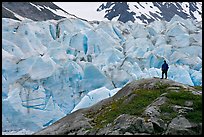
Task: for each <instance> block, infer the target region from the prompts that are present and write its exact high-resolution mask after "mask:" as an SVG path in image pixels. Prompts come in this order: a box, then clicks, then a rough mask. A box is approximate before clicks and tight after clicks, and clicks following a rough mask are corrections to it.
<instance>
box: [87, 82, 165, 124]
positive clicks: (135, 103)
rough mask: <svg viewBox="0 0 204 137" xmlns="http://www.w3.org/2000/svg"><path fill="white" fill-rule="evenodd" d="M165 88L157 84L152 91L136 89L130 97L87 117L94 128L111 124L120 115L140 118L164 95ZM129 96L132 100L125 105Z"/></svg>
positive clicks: (114, 102)
mask: <svg viewBox="0 0 204 137" xmlns="http://www.w3.org/2000/svg"><path fill="white" fill-rule="evenodd" d="M166 87H168V86H167V85H162V84H161V83H159V84H158V86H157V87H156V88H155V89H153V90H147V89H138V90H136V91H134V92H132V93H131V94H130V95H128V96H126V97H124V98H121V99H119V100H117V101H113V102H112V103H111V104H108V105H106V106H105V107H103V108H102V109H101V110H100V111H98V112H95V113H93V112H92V113H89V114H87V116H88V117H90V118H91V117H94V118H93V123H94V126H95V128H102V127H104V126H105V125H107V124H108V123H111V122H113V120H114V119H115V118H117V117H118V116H119V115H121V114H130V115H136V116H140V115H141V114H142V112H143V111H144V110H145V108H146V107H147V106H148V105H149V104H150V103H151V102H153V101H154V100H155V99H156V98H157V97H159V96H160V95H161V94H162V93H164V91H165V89H166ZM130 96H132V97H133V98H131V100H130V101H128V103H125V102H127V100H128V99H129V98H130Z"/></svg>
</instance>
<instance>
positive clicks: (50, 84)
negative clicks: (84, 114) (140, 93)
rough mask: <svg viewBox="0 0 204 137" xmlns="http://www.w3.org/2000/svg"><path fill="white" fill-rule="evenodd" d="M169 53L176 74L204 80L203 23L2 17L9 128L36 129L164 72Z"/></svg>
mask: <svg viewBox="0 0 204 137" xmlns="http://www.w3.org/2000/svg"><path fill="white" fill-rule="evenodd" d="M163 60H166V61H167V63H168V64H169V67H170V68H169V71H168V79H171V80H175V81H177V82H180V83H183V84H188V85H191V86H198V85H202V23H201V22H198V21H196V20H192V19H187V20H184V19H182V18H180V17H179V16H174V17H173V18H172V20H171V21H170V22H166V21H154V22H152V23H150V24H148V25H144V24H139V23H132V22H127V23H122V22H114V21H101V22H94V21H93V22H91V21H90V22H86V21H83V20H80V19H74V18H66V19H61V20H58V21H56V20H48V21H40V22H35V21H31V20H23V21H16V20H13V19H6V18H2V131H3V132H8V131H19V133H20V131H24V130H28V131H30V132H36V131H38V130H40V129H42V128H44V127H47V126H49V125H51V124H52V123H53V122H55V121H57V120H59V119H60V118H62V117H64V116H66V115H68V114H70V113H72V112H74V111H76V110H78V109H80V108H85V107H89V106H91V105H93V104H95V103H97V102H99V101H100V100H102V99H105V98H108V97H111V96H113V95H114V94H115V93H116V92H117V91H118V90H120V89H121V88H122V87H124V86H125V85H126V84H127V83H129V82H131V81H133V80H137V79H142V78H149V77H161V69H160V68H161V65H162V63H163Z"/></svg>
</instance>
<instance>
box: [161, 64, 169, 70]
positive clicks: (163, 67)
mask: <svg viewBox="0 0 204 137" xmlns="http://www.w3.org/2000/svg"><path fill="white" fill-rule="evenodd" d="M168 69H169V66H168V64H167V63H164V64H163V65H162V71H167V70H168Z"/></svg>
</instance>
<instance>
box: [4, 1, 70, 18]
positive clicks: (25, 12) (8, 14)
mask: <svg viewBox="0 0 204 137" xmlns="http://www.w3.org/2000/svg"><path fill="white" fill-rule="evenodd" d="M37 7H38V8H37ZM45 7H48V8H50V9H52V10H62V11H63V12H65V13H67V12H66V11H64V10H63V9H61V8H60V7H58V6H56V5H55V4H53V3H52V2H32V3H31V2H2V17H3V18H12V19H17V20H19V19H18V18H16V17H15V15H14V14H18V15H20V16H22V17H25V18H28V19H31V20H34V21H45V20H50V19H55V20H59V19H62V18H65V17H62V16H59V15H56V14H54V13H53V12H51V11H50V10H49V9H47V8H45ZM67 14H68V13H67Z"/></svg>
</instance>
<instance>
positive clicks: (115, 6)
mask: <svg viewBox="0 0 204 137" xmlns="http://www.w3.org/2000/svg"><path fill="white" fill-rule="evenodd" d="M137 3H138V4H139V6H140V7H138V6H136V5H134V6H135V8H136V9H145V8H146V7H144V5H142V4H141V3H145V2H137ZM129 4H131V3H129ZM129 4H128V3H127V2H107V3H106V4H102V5H101V6H100V7H99V8H98V9H97V11H98V12H100V11H103V10H105V12H106V15H105V16H104V17H105V18H107V19H108V20H112V19H114V18H116V17H119V18H118V19H117V20H118V21H122V22H127V21H132V22H134V21H135V19H136V18H138V19H140V20H141V21H142V22H143V23H150V22H153V21H155V20H158V19H159V20H165V21H168V22H169V21H170V20H171V19H172V17H173V16H174V15H178V16H180V17H182V18H183V19H187V18H193V19H196V17H195V16H194V14H193V12H195V11H197V10H198V6H197V3H196V2H189V6H188V5H186V7H185V8H187V9H189V12H187V11H185V9H184V7H182V6H181V4H182V2H174V3H171V2H152V4H153V6H155V7H157V8H158V9H159V12H155V13H154V12H151V11H149V14H150V15H151V17H150V16H148V15H147V14H144V13H142V14H141V15H138V13H136V12H134V11H131V10H130V8H129ZM150 8H153V7H150ZM197 12H198V13H199V14H200V15H201V12H200V11H197Z"/></svg>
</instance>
